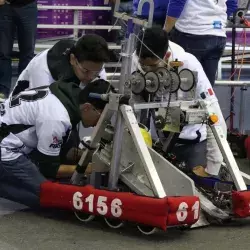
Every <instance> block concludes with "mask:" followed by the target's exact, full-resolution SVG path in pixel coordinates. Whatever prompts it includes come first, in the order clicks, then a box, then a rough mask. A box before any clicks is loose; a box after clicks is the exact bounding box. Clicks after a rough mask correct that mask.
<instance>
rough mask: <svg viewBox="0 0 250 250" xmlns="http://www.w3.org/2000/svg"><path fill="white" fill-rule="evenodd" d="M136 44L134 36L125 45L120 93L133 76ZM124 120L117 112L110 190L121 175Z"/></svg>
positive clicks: (130, 23) (114, 187) (130, 36)
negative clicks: (133, 57) (132, 68)
mask: <svg viewBox="0 0 250 250" xmlns="http://www.w3.org/2000/svg"><path fill="white" fill-rule="evenodd" d="M131 25H132V20H129V21H128V31H129V29H130V27H131ZM134 44H135V36H134V34H133V33H132V34H130V35H129V39H128V41H127V43H126V44H125V49H124V52H123V53H122V55H123V60H122V71H121V78H120V82H119V87H118V90H119V93H120V94H123V93H124V84H125V82H126V81H127V80H128V79H129V77H130V74H131V64H132V55H133V52H134ZM124 125H125V124H124V119H123V117H122V113H121V112H120V110H119V111H118V112H117V117H116V125H115V128H116V130H115V135H114V144H113V153H112V156H113V157H112V160H111V169H110V173H109V182H108V188H109V189H110V190H115V189H116V187H117V183H118V179H119V175H120V160H121V152H122V139H123V133H124Z"/></svg>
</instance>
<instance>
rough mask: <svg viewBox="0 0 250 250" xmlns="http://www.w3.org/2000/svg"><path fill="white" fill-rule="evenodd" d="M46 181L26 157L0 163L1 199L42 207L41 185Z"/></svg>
mask: <svg viewBox="0 0 250 250" xmlns="http://www.w3.org/2000/svg"><path fill="white" fill-rule="evenodd" d="M44 181H46V179H45V178H44V177H43V175H42V174H41V173H40V172H39V170H38V168H37V167H36V166H35V165H34V164H33V163H32V162H31V161H30V160H29V159H28V158H27V157H25V156H20V157H19V158H17V159H16V160H12V161H1V162H0V197H1V198H5V199H8V200H11V201H15V202H18V203H21V204H23V205H26V206H29V207H33V208H38V207H39V206H40V185H41V184H42V183H43V182H44Z"/></svg>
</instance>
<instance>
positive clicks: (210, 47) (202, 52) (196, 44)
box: [170, 29, 226, 86]
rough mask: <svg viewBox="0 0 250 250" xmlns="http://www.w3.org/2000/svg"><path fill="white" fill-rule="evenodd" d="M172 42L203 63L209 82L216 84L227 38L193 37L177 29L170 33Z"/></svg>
mask: <svg viewBox="0 0 250 250" xmlns="http://www.w3.org/2000/svg"><path fill="white" fill-rule="evenodd" d="M170 40H171V41H173V42H174V43H177V44H179V45H180V46H181V47H183V49H185V51H186V52H189V53H190V54H193V55H194V56H195V57H196V58H197V59H198V60H199V61H200V63H201V65H202V67H203V69H204V71H205V73H206V75H207V77H208V80H209V81H210V83H211V84H212V86H213V85H214V83H215V77H216V72H217V69H218V62H219V60H220V58H221V56H222V54H223V51H224V48H225V46H226V38H225V37H219V36H212V35H211V36H210V35H192V34H188V33H183V32H180V31H178V30H177V29H173V30H172V31H171V32H170Z"/></svg>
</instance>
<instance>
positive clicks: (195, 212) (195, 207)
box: [192, 201, 200, 220]
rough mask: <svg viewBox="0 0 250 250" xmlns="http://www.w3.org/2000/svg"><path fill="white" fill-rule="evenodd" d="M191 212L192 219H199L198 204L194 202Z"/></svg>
mask: <svg viewBox="0 0 250 250" xmlns="http://www.w3.org/2000/svg"><path fill="white" fill-rule="evenodd" d="M192 211H194V219H195V220H197V219H198V218H199V211H200V202H199V201H196V202H195V203H194V205H193V206H192Z"/></svg>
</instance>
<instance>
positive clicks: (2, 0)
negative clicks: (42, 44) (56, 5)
mask: <svg viewBox="0 0 250 250" xmlns="http://www.w3.org/2000/svg"><path fill="white" fill-rule="evenodd" d="M36 29H37V3H36V1H35V0H0V92H1V93H3V94H4V95H5V96H8V95H9V92H10V88H11V77H12V66H11V53H12V49H13V41H14V36H15V32H16V31H17V41H18V46H19V51H20V58H19V65H18V74H20V73H21V72H22V71H23V70H24V69H25V68H26V66H27V65H28V63H29V62H30V60H31V59H32V58H33V56H34V47H35V40H36Z"/></svg>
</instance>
